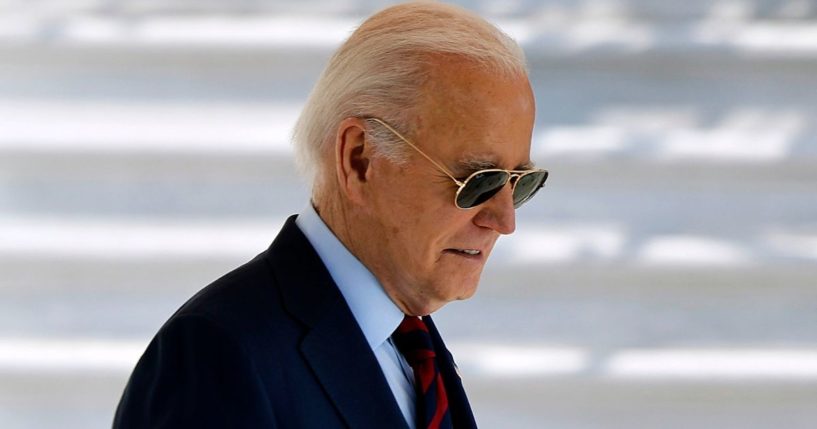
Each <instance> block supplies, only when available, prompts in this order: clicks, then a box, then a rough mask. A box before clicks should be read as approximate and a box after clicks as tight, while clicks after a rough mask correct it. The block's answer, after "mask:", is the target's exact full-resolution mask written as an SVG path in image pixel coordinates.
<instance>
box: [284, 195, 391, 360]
mask: <svg viewBox="0 0 817 429" xmlns="http://www.w3.org/2000/svg"><path fill="white" fill-rule="evenodd" d="M295 224H296V225H298V228H300V229H301V231H302V232H303V233H304V235H305V236H306V238H307V240H309V243H310V244H312V247H314V248H315V251H316V252H317V253H318V256H320V258H321V261H323V264H324V265H325V266H326V268H327V270H328V271H329V274H330V275H331V276H332V280H334V281H335V284H336V285H337V286H338V289H340V293H341V294H342V295H343V298H344V299H345V300H346V304H348V305H349V309H350V310H352V314H353V315H354V317H355V320H357V324H358V325H360V329H361V330H362V331H363V336H364V337H366V341H368V343H369V347H371V348H372V350H374V349H376V348H378V347H379V346H380V345H381V344H383V342H385V341H386V340H387V339H388V338H389V337H390V336H391V334H392V333H393V332H394V330H395V329H397V327H398V326H399V325H400V322H401V321H402V320H403V316H404V315H403V312H402V311H401V310H400V309H399V308H398V307H397V306H396V305H395V304H394V302H392V300H391V298H389V296H388V295H387V294H386V291H384V290H383V287H382V286H381V285H380V282H378V281H377V279H376V278H375V276H374V275H373V274H372V273H371V272H370V271H369V270H368V269H367V268H366V266H365V265H363V263H362V262H360V260H358V259H357V258H356V257H355V256H354V255H352V253H351V252H349V250H348V249H347V248H346V247H345V246H344V245H343V243H341V242H340V240H338V238H337V237H335V235H334V234H333V233H332V231H331V230H330V229H329V227H328V226H326V224H325V223H324V222H323V219H321V218H320V216H319V215H318V213H317V212H316V211H315V209H314V208H313V207H312V204H309V206H308V207H307V208H306V209H304V210H303V211H302V212H301V214H300V215H298V217H297V218H296V219H295Z"/></svg>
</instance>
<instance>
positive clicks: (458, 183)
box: [369, 118, 464, 186]
mask: <svg viewBox="0 0 817 429" xmlns="http://www.w3.org/2000/svg"><path fill="white" fill-rule="evenodd" d="M369 119H371V120H373V121H375V122H377V123H378V124H380V125H383V126H384V127H386V129H387V130H389V131H391V132H392V133H393V134H394V135H396V136H397V137H399V138H400V140H403V141H404V142H406V144H407V145H409V146H411V147H412V149H414V150H416V151H417V153H419V154H420V155H422V156H423V158H425V159H427V160H428V161H429V162H431V163H432V164H434V166H435V167H437V169H439V170H440V171H442V172H443V173H445V175H446V176H448V177H450V178H451V180H453V181H454V183H456V184H457V186H463V185H464V183H462V182H460V181H459V180H457V179H456V178H455V177H454V175H453V174H451V173H450V172H449V171H448V169H447V168H445V167H443V166H442V165H440V164H439V163H438V162H437V161H434V160H433V159H431V157H430V156H428V155H426V154H425V153H423V151H421V150H420V148H419V147H417V146H415V145H414V144H413V143H412V142H410V141H409V140H408V139H407V138H405V137H403V135H402V134H400V133H398V132H397V130H395V129H394V128H392V127H391V126H389V124H387V123H385V122H383V121H381V120H380V119H377V118H369Z"/></svg>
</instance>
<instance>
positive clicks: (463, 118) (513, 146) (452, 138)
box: [417, 63, 535, 169]
mask: <svg viewBox="0 0 817 429" xmlns="http://www.w3.org/2000/svg"><path fill="white" fill-rule="evenodd" d="M429 82H430V83H429V84H428V85H426V87H425V91H424V94H423V101H422V102H421V103H420V105H419V106H418V107H419V108H420V110H419V112H418V116H419V123H418V127H417V130H418V132H419V134H420V135H418V136H417V137H418V140H419V142H420V144H421V145H422V146H423V149H424V150H430V151H431V152H432V153H435V154H437V155H438V156H443V158H442V159H443V160H445V162H446V163H448V164H449V165H451V167H452V168H453V167H462V168H464V169H473V168H474V167H482V168H493V167H501V168H507V169H512V168H518V167H521V166H524V165H526V164H528V163H529V162H530V139H531V134H532V130H533V120H534V113H535V112H534V101H533V94H532V91H531V89H530V84H529V82H528V79H527V76H524V75H519V76H514V77H497V76H496V75H495V74H492V73H489V72H486V71H484V70H481V69H479V68H476V67H475V66H474V65H472V64H461V63H453V64H443V65H442V66H441V67H439V68H438V69H435V71H434V72H433V73H432V74H431V76H430V77H429ZM477 169H479V168H477Z"/></svg>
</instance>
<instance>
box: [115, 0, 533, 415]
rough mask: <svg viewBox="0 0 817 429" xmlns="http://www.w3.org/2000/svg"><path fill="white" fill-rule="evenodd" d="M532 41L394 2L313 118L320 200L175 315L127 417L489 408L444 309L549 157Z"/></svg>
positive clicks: (146, 365) (310, 127)
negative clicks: (442, 320) (445, 327)
mask: <svg viewBox="0 0 817 429" xmlns="http://www.w3.org/2000/svg"><path fill="white" fill-rule="evenodd" d="M533 122H534V101H533V95H532V92H531V89H530V84H529V82H528V78H527V74H526V71H525V66H524V58H523V55H522V53H521V51H520V49H519V47H518V46H517V45H516V44H515V43H514V42H513V41H512V40H510V39H509V38H508V37H507V36H505V35H504V34H502V33H501V32H499V31H498V30H497V29H496V28H495V27H493V26H492V25H490V24H488V23H487V22H485V21H484V20H482V19H480V18H479V17H477V16H475V15H473V14H471V13H469V12H466V11H464V10H462V9H459V8H455V7H451V6H445V5H441V4H435V3H410V4H404V5H399V6H394V7H391V8H388V9H386V10H384V11H382V12H380V13H378V14H376V15H374V16H372V17H371V18H369V19H368V20H367V21H366V22H364V23H363V24H362V25H361V26H360V28H358V29H357V30H356V31H355V32H354V34H352V35H351V37H350V38H349V39H348V40H347V41H346V43H344V45H343V46H342V47H341V48H340V49H339V50H338V51H337V53H336V54H335V55H334V56H333V58H332V59H331V61H330V63H329V65H328V66H327V68H326V70H325V71H324V73H323V74H322V75H321V77H320V79H319V81H318V83H317V85H316V86H315V89H314V91H313V92H312V94H311V96H310V98H309V100H308V102H307V104H306V107H305V108H304V111H303V113H302V115H301V117H300V119H299V121H298V123H297V125H296V129H295V141H296V145H297V151H298V159H299V162H300V164H301V165H302V166H303V167H305V169H306V170H307V171H308V174H309V175H310V177H311V178H312V183H313V187H312V189H313V191H312V199H311V202H312V204H311V205H310V206H309V207H308V208H307V209H306V210H304V212H303V213H301V214H300V215H298V216H297V217H296V216H293V217H292V218H290V219H289V220H288V221H287V222H286V224H285V225H284V227H283V228H282V230H281V232H280V233H279V235H278V237H277V238H276V239H275V241H274V242H273V243H272V245H271V246H270V248H269V249H267V250H266V251H264V252H263V253H261V254H260V255H258V256H257V257H256V258H255V259H253V260H252V261H250V262H248V263H247V264H245V265H243V266H242V267H240V268H238V269H236V270H235V271H233V272H231V273H229V274H227V275H226V276H224V277H222V278H221V279H219V280H217V281H216V282H214V283H213V284H211V285H209V286H208V287H206V288H205V289H203V290H202V291H201V292H200V293H198V294H197V295H196V296H195V297H193V298H192V299H191V300H190V301H188V302H187V303H186V304H185V305H184V306H183V307H182V308H181V309H179V310H178V311H177V312H176V314H174V315H173V316H172V317H171V318H170V320H169V321H168V322H167V323H166V324H165V325H164V326H163V327H162V329H161V330H160V331H159V333H158V334H157V335H156V337H155V338H154V339H153V341H152V342H151V343H150V345H149V347H148V349H147V351H146V352H145V354H144V356H142V358H141V360H140V361H139V363H138V365H137V367H136V369H135V370H134V372H133V375H132V376H131V379H130V381H129V383H128V387H127V388H126V391H125V393H124V395H123V397H122V400H121V402H120V404H119V408H118V410H117V412H116V417H115V421H114V427H121V428H131V427H133V428H170V427H174V428H175V427H231V428H236V427H242V428H243V427H247V428H262V427H268V428H321V429H326V428H345V427H348V428H417V429H426V428H452V427H453V428H473V427H476V424H475V422H474V417H473V414H472V412H471V409H470V406H469V404H468V400H467V399H466V396H465V392H464V391H463V388H462V384H461V382H460V379H459V376H458V374H457V371H456V369H455V368H456V367H455V365H454V363H453V359H452V356H451V354H450V353H449V352H448V350H447V349H446V348H445V345H444V344H443V342H442V340H441V338H440V335H439V333H438V331H437V330H436V328H435V327H434V324H433V322H432V320H431V318H430V317H429V316H428V315H429V314H431V313H433V312H434V311H436V310H437V309H439V308H440V307H442V306H443V305H445V304H446V303H448V302H451V301H453V300H459V299H465V298H468V297H470V296H472V295H473V294H474V292H475V290H476V287H477V283H478V281H479V277H480V273H481V272H482V268H483V266H484V264H485V262H486V260H487V258H488V256H489V255H490V253H491V249H492V248H493V246H494V243H495V242H496V240H497V238H498V237H499V236H500V235H501V234H510V233H512V232H513V231H514V228H515V224H514V210H515V209H516V208H517V207H519V206H520V205H521V204H522V203H524V202H525V201H527V200H528V199H529V198H531V197H532V196H533V195H534V193H535V192H536V191H537V190H538V189H539V188H541V187H542V185H543V184H544V182H545V179H546V178H547V172H545V171H544V170H537V169H533V167H532V164H531V161H530V140H531V132H532V127H533Z"/></svg>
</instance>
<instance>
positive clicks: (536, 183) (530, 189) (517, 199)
mask: <svg viewBox="0 0 817 429" xmlns="http://www.w3.org/2000/svg"><path fill="white" fill-rule="evenodd" d="M547 178H548V173H547V171H536V172H534V173H528V174H526V175H524V176H522V177H520V178H519V179H518V180H517V181H516V186H515V187H514V188H513V206H514V207H519V206H521V205H522V204H524V203H525V202H527V201H528V200H529V199H531V198H533V196H534V195H536V192H537V191H539V189H541V188H542V186H544V185H545V180H547Z"/></svg>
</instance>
